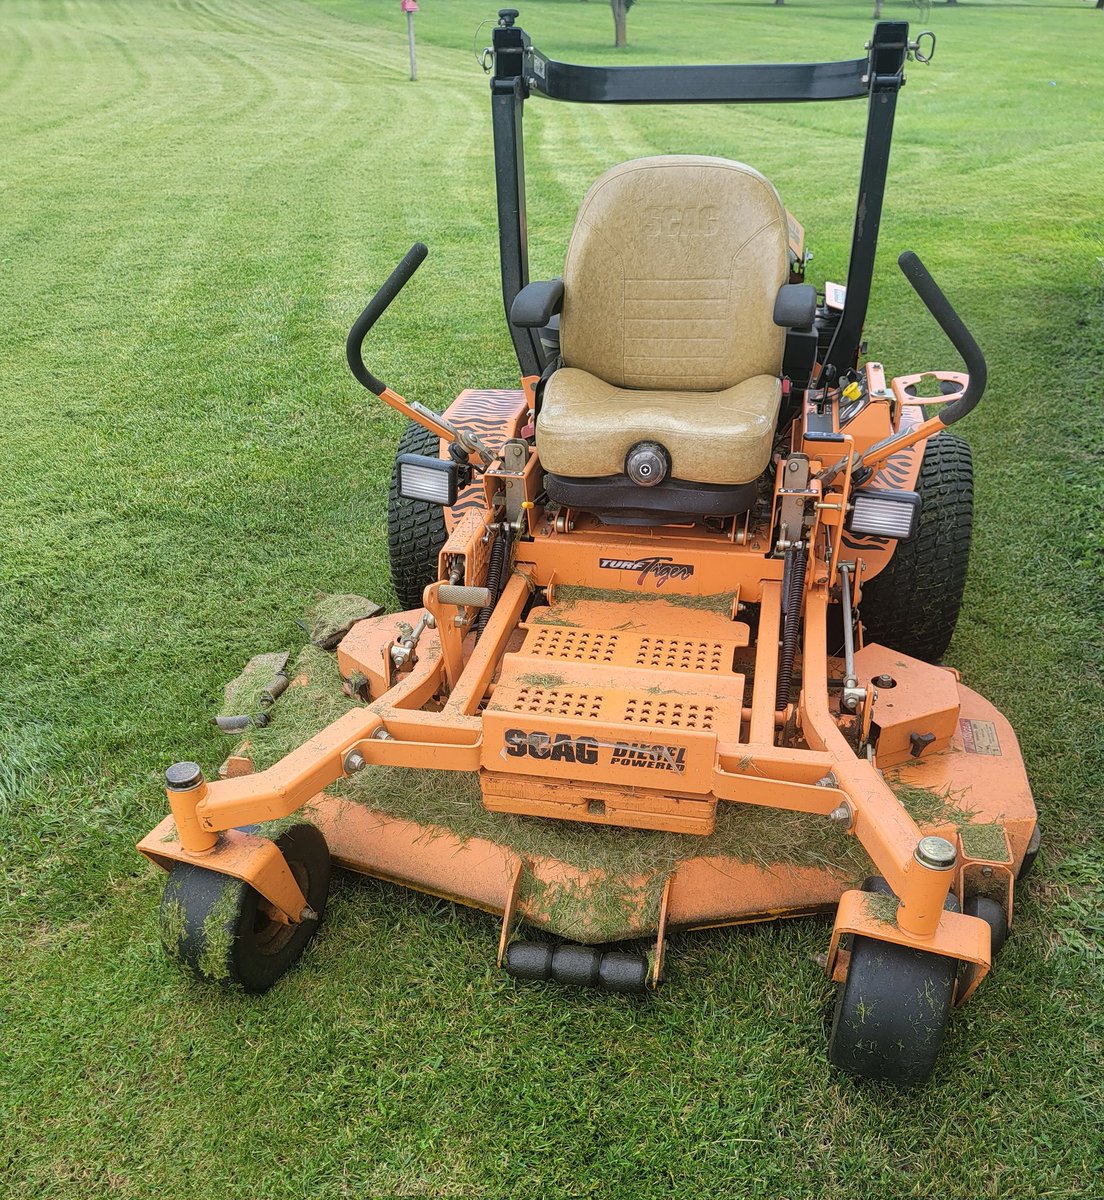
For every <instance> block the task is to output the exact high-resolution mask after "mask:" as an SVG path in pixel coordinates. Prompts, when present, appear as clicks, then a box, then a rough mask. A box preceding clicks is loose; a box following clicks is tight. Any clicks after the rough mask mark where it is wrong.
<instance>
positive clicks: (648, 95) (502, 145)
mask: <svg viewBox="0 0 1104 1200" xmlns="http://www.w3.org/2000/svg"><path fill="white" fill-rule="evenodd" d="M517 16H518V13H517V10H516V9H509V8H506V9H501V10H500V11H499V22H498V25H497V26H496V27H495V30H494V35H493V38H492V45H493V67H492V73H491V112H492V126H493V130H494V151H495V184H496V189H497V193H498V241H499V256H500V258H501V262H502V300H503V303H504V305H505V307H506V320H507V324H508V325H509V328H510V336H511V338H512V339H513V343H514V349H515V351H516V352H517V358H518V364H519V365H520V367H521V373H522V375H523V376H526V375H539V374H540V372H541V369H542V367H543V365H544V361H545V355H544V352H543V350H542V348H541V344H540V338H539V334H538V331H537V330H535V329H519V328H517V327H515V326H514V325H513V324H511V323H510V306H511V305H512V304H513V302H514V297H515V296H516V295H517V294H518V292H519V291H521V289H522V288H523V287H524V286H525V285H526V284H527V283H528V282H529V244H528V233H527V229H526V219H525V153H524V147H523V141H522V106H523V105H524V103H525V101H526V100H527V99H528V98H529V96H530V95H531V94H532V93H533V92H536V93H537V94H538V95H541V96H546V97H547V98H549V99H551V100H569V101H575V102H577V103H582V104H771V103H783V104H786V103H797V102H803V101H809V100H854V99H858V98H859V97H861V96H867V97H869V104H868V107H867V119H866V142H865V146H864V149H863V161H862V171H861V174H860V176H859V196H858V204H857V205H856V209H855V225H854V229H853V231H852V235H851V257H850V259H849V261H848V268H847V299H846V301H845V304H844V310H843V314H842V316H841V318H840V321H839V325H838V326H837V328H836V333H835V337H834V338H833V340H832V344H831V346H830V347H829V350H828V353H827V356H826V365H829V366H832V367H834V368H835V369H836V371H837V372H839V371H843V370H846V369H847V368H848V367H850V366H852V365H853V364H854V362H855V358H856V355H857V354H858V350H859V340H860V338H861V337H862V327H863V322H864V321H865V320H866V310H867V306H868V305H869V303H870V285H871V280H872V279H873V275H874V255H875V252H876V250H877V246H878V228H879V226H880V224H881V216H882V201H883V198H884V196H885V182H886V172H887V170H888V167H889V149H890V143H891V141H892V138H893V117H894V114H895V111H896V108H897V93H898V92H899V91H900V89H901V87H902V86H903V84H904V82H905V59H906V56H907V54H908V50H909V41H908V23H907V22H906V21H879V22H878V23H877V24H876V25H875V26H874V35H873V37H872V38H871V40H870V41H869V42H868V43H867V47H866V48H867V52H868V53H867V57H866V58H856V59H849V60H847V61H844V62H823V63H783V64H777V65H772V64H751V65H733V66H676V67H587V66H579V65H577V64H574V63H562V62H556V61H555V60H554V59H550V58H546V57H545V56H544V55H543V54H541V52H540V51H539V50H536V49H534V47H533V45H532V43H531V41H530V38H529V35H528V34H527V33H526V32H525V30H523V29H521V28H520V27H519V26H516V25H515V24H514V21H515V19H516V18H517Z"/></svg>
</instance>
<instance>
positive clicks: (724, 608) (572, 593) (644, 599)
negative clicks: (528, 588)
mask: <svg viewBox="0 0 1104 1200" xmlns="http://www.w3.org/2000/svg"><path fill="white" fill-rule="evenodd" d="M735 598H736V596H735V593H734V592H718V593H717V594H715V595H712V596H680V595H679V594H678V593H677V592H665V591H660V590H658V589H656V590H654V591H647V592H646V591H643V590H641V591H639V592H625V591H607V590H606V589H605V588H593V587H575V586H572V585H567V584H562V585H559V586H557V588H556V593H555V605H554V607H553V610H552V611H553V612H554V613H559V612H562V611H566V612H570V611H571V609H573V608H574V607H575V605H576V604H578V603H580V602H581V601H583V600H600V601H602V602H603V603H605V604H641V603H643V604H649V603H655V602H656V601H657V600H665V601H666V602H667V603H668V604H673V605H674V606H675V607H676V608H692V609H696V610H698V611H699V612H715V613H720V614H721V616H724V617H730V616H731V615H732V604H733V601H734V600H735ZM543 623H547V624H555V625H564V624H568V622H564V621H560V620H556V621H552V620H548V621H547V622H543Z"/></svg>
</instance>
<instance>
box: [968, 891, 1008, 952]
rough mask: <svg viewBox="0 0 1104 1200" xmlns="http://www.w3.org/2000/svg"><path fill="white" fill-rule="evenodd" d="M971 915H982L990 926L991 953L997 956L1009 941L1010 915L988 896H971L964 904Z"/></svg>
mask: <svg viewBox="0 0 1104 1200" xmlns="http://www.w3.org/2000/svg"><path fill="white" fill-rule="evenodd" d="M962 911H963V912H965V913H966V915H967V916H970V917H981V919H982V920H983V921H984V922H985V923H986V924H987V925H988V926H989V953H990V954H991V955H992V956H993V957H994V958H995V957H996V956H997V953H998V952H999V950H1000V948H1001V947H1002V946H1003V945H1004V943H1005V942H1007V941H1008V917H1007V916H1006V915H1005V911H1004V909H1003V908H1002V907H1001V906H1000V905H999V904H998V903H997V902H996V900H991V899H990V898H989V897H988V896H970V897H968V898H967V900H966V902H965V903H964V904H963V906H962Z"/></svg>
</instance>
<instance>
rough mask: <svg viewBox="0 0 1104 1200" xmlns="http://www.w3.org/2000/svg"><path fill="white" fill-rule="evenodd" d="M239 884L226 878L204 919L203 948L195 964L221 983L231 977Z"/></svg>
mask: <svg viewBox="0 0 1104 1200" xmlns="http://www.w3.org/2000/svg"><path fill="white" fill-rule="evenodd" d="M241 897H242V885H241V884H240V883H239V882H238V881H237V880H236V879H227V880H226V883H225V886H224V887H223V889H222V893H221V894H220V895H219V898H218V899H217V900H216V901H215V902H214V904H212V905H211V907H210V909H209V910H208V912H207V915H206V916H205V917H204V918H203V935H202V936H203V950H202V952H201V953H200V956H199V959H198V961H197V966H198V967H199V969H200V971H201V972H202V973H203V974H204V975H205V976H206V978H208V979H210V980H213V981H215V982H222V981H223V980H226V979H229V978H230V953H231V951H232V950H233V947H234V938H235V936H236V929H235V926H236V925H237V920H238V914H239V912H240V909H241Z"/></svg>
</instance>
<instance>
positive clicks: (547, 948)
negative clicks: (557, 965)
mask: <svg viewBox="0 0 1104 1200" xmlns="http://www.w3.org/2000/svg"><path fill="white" fill-rule="evenodd" d="M554 951H555V946H553V945H552V943H551V942H511V943H510V944H509V945H508V946H507V947H506V959H505V962H504V963H503V966H504V967H505V968H506V974H507V975H510V976H512V977H513V978H514V979H535V980H539V981H541V982H544V981H546V980H549V979H551V978H552V954H553V952H554Z"/></svg>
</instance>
